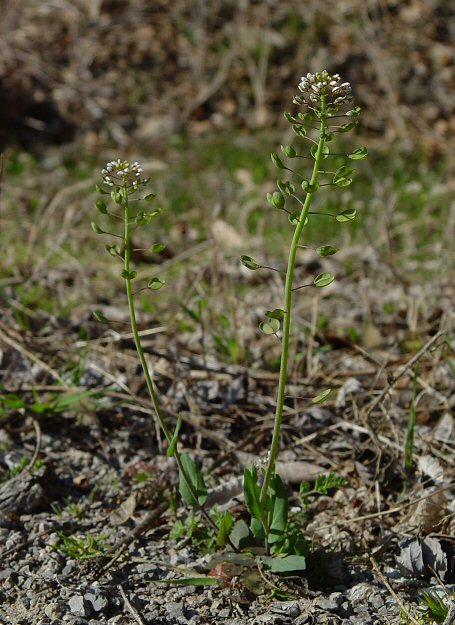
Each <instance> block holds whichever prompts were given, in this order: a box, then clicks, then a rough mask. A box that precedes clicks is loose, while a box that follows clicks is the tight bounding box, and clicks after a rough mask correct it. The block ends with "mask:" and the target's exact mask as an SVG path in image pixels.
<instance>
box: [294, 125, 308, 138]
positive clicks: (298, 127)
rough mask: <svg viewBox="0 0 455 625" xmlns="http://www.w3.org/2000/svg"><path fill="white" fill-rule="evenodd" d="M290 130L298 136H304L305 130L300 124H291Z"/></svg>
mask: <svg viewBox="0 0 455 625" xmlns="http://www.w3.org/2000/svg"><path fill="white" fill-rule="evenodd" d="M292 130H293V131H294V132H295V134H296V135H297V136H298V137H306V130H305V128H304V127H303V126H302V125H301V124H292Z"/></svg>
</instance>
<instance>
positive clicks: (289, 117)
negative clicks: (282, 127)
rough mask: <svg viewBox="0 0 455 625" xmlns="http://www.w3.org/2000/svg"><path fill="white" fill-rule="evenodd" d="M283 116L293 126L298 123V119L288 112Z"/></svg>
mask: <svg viewBox="0 0 455 625" xmlns="http://www.w3.org/2000/svg"><path fill="white" fill-rule="evenodd" d="M283 115H284V116H285V118H286V119H287V120H288V122H290V123H291V124H295V123H296V122H297V119H296V118H295V117H294V116H293V115H291V113H289V112H288V111H285V112H284V113H283Z"/></svg>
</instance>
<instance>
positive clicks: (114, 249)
mask: <svg viewBox="0 0 455 625" xmlns="http://www.w3.org/2000/svg"><path fill="white" fill-rule="evenodd" d="M105 249H106V252H108V253H109V254H110V255H111V256H120V252H121V250H120V245H117V243H110V244H109V243H108V244H107V245H106V247H105Z"/></svg>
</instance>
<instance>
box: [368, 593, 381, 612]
mask: <svg viewBox="0 0 455 625" xmlns="http://www.w3.org/2000/svg"><path fill="white" fill-rule="evenodd" d="M370 603H371V605H372V606H373V607H374V608H376V609H377V610H378V609H379V608H381V607H382V606H383V605H384V599H383V598H382V597H381V595H380V594H379V593H377V594H375V595H373V596H372V597H370Z"/></svg>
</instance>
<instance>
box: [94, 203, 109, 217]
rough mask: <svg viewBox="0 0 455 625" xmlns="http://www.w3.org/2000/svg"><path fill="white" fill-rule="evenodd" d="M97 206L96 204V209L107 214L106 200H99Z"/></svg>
mask: <svg viewBox="0 0 455 625" xmlns="http://www.w3.org/2000/svg"><path fill="white" fill-rule="evenodd" d="M95 206H96V210H97V211H98V212H99V213H101V214H102V215H107V206H106V202H103V200H98V201H97V202H95Z"/></svg>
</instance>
